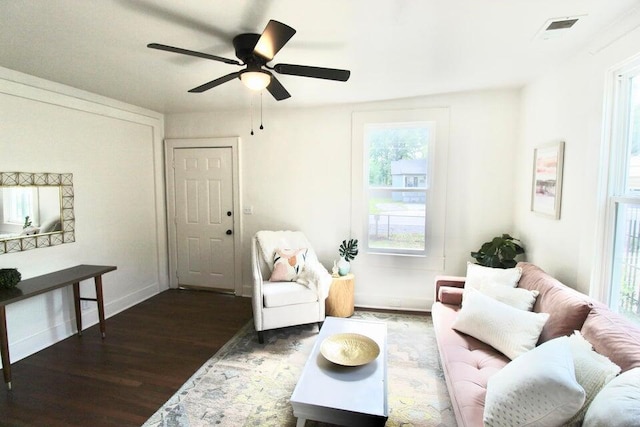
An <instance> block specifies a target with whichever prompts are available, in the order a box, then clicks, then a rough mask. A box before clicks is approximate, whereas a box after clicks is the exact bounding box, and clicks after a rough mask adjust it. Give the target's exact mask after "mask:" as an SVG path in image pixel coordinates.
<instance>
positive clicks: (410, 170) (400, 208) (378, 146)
mask: <svg viewBox="0 0 640 427" xmlns="http://www.w3.org/2000/svg"><path fill="white" fill-rule="evenodd" d="M366 139H367V146H368V152H369V157H368V168H367V170H368V175H369V182H368V184H369V186H368V201H369V207H368V209H369V210H368V224H369V233H368V234H369V236H368V247H369V248H370V249H374V250H382V251H390V252H416V251H420V252H424V250H425V235H426V221H425V220H426V218H425V209H426V199H427V189H428V182H429V180H428V177H429V174H428V170H427V167H428V162H427V156H428V146H429V144H428V141H429V128H428V126H427V125H426V124H425V125H422V124H417V123H413V124H393V125H377V126H369V127H368V128H367V132H366Z"/></svg>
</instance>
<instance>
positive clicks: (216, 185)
mask: <svg viewBox="0 0 640 427" xmlns="http://www.w3.org/2000/svg"><path fill="white" fill-rule="evenodd" d="M173 153H174V174H175V207H176V212H175V219H176V245H177V248H176V249H177V251H176V252H177V271H176V273H177V276H178V284H179V285H184V286H196V287H203V288H212V289H219V290H228V291H234V290H235V277H234V266H235V260H234V238H233V232H234V230H233V223H234V221H233V215H235V214H236V213H235V212H233V170H232V161H231V156H232V151H231V148H229V147H222V148H176V149H174V150H173Z"/></svg>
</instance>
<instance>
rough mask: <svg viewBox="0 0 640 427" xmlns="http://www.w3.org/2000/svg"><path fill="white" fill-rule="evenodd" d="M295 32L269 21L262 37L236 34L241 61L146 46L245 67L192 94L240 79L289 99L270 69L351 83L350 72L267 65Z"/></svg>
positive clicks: (150, 45)
mask: <svg viewBox="0 0 640 427" xmlns="http://www.w3.org/2000/svg"><path fill="white" fill-rule="evenodd" d="M295 33H296V30H294V29H293V28H291V27H289V26H288V25H286V24H283V23H282V22H278V21H274V20H270V21H269V23H268V24H267V26H266V27H265V29H264V31H263V32H262V34H254V33H245V34H240V35H237V36H236V37H234V38H233V47H234V48H235V51H236V56H237V57H238V59H239V60H240V61H237V60H235V59H229V58H223V57H221V56H216V55H210V54H208V53H203V52H196V51H193V50H187V49H182V48H179V47H173V46H167V45H164V44H159V43H150V44H148V45H147V47H149V48H151V49H158V50H164V51H167V52H174V53H180V54H182V55H190V56H196V57H198V58H204V59H211V60H213V61H220V62H224V63H225V64H231V65H238V66H241V67H245V68H244V69H243V70H240V71H236V72H234V73H229V74H227V75H225V76H222V77H219V78H217V79H215V80H211V81H210V82H207V83H205V84H203V85H200V86H198V87H195V88H193V89H191V90H189V92H192V93H201V92H204V91H206V90H209V89H212V88H214V87H216V86H219V85H221V84H223V83H226V82H228V81H231V80H233V79H235V78H236V77H237V78H240V80H241V81H242V82H243V83H244V84H245V86H247V87H248V88H250V89H253V90H262V89H264V88H266V89H267V90H268V91H269V93H271V95H273V97H274V98H275V99H276V100H278V101H281V100H283V99H287V98H289V97H290V96H291V94H290V93H289V92H287V90H286V89H285V88H284V86H282V84H281V83H280V82H279V81H278V79H276V77H275V76H274V75H273V73H272V72H271V71H269V70H272V71H275V72H276V73H279V74H288V75H292V76H302V77H312V78H316V79H325V80H336V81H340V82H346V81H347V80H349V76H350V75H351V72H350V71H349V70H340V69H336V68H323V67H312V66H308V65H295V64H276V65H274V66H273V67H272V66H269V65H267V62H269V61H271V60H272V59H273V57H274V56H275V55H276V53H278V52H279V51H280V49H282V47H283V46H284V45H285V44H286V43H287V42H288V41H289V39H291V37H293V35H294V34H295Z"/></svg>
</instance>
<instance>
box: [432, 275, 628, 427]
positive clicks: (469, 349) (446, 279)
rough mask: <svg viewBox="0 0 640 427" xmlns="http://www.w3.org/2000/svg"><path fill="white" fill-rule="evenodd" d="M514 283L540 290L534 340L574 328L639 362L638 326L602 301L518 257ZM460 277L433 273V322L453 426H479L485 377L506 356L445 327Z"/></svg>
mask: <svg viewBox="0 0 640 427" xmlns="http://www.w3.org/2000/svg"><path fill="white" fill-rule="evenodd" d="M518 266H519V267H521V268H522V277H521V278H520V281H519V283H518V287H521V288H526V289H529V290H538V291H539V292H540V294H539V296H538V298H537V300H536V303H535V306H534V307H533V311H535V312H544V313H549V314H550V317H549V320H548V321H547V323H546V324H545V326H544V328H543V330H542V334H541V335H540V340H539V341H538V344H541V343H543V342H545V341H548V340H550V339H552V338H555V337H558V336H562V335H570V334H571V333H572V332H573V331H574V330H580V332H581V333H582V335H583V336H584V337H585V338H586V339H587V340H588V341H589V342H590V343H591V344H592V345H593V347H594V349H595V350H596V351H597V352H599V353H600V354H603V355H605V356H607V357H608V358H609V359H611V361H613V362H614V363H616V364H617V365H618V366H620V367H621V369H622V372H625V371H627V370H629V369H632V368H635V367H640V328H639V327H637V326H636V325H634V324H632V323H630V322H629V321H628V320H626V319H625V318H623V317H622V316H620V315H618V314H616V313H614V312H612V311H610V310H609V309H608V308H607V307H605V306H604V305H602V304H600V303H598V302H596V301H594V300H592V299H590V298H589V297H587V296H586V295H583V294H581V293H579V292H577V291H575V290H573V289H571V288H569V287H567V286H565V285H563V284H562V283H560V282H559V281H557V280H556V279H554V278H553V277H551V276H549V275H548V274H547V273H545V272H544V271H543V270H541V269H540V268H538V267H536V266H535V265H533V264H530V263H525V262H521V263H519V264H518ZM464 280H465V279H464V277H453V276H439V277H437V278H436V283H435V292H436V295H435V296H436V302H435V303H434V305H433V308H432V312H431V314H432V317H433V324H434V328H435V332H436V338H437V342H438V350H439V352H440V360H441V362H442V369H443V371H444V376H445V379H446V383H447V388H448V390H449V395H450V397H451V403H452V406H453V411H454V413H455V417H456V420H457V422H458V425H459V426H482V425H483V422H482V416H483V411H484V401H485V394H486V387H487V382H488V380H489V378H490V377H491V376H492V375H493V374H495V373H496V372H498V371H499V370H500V369H502V368H503V367H504V366H505V365H506V364H507V363H509V361H510V360H509V359H508V358H507V357H506V356H504V355H503V354H502V353H500V352H499V351H497V350H496V349H494V348H493V347H491V346H489V345H487V344H485V343H483V342H481V341H479V340H477V339H475V338H473V337H470V336H468V335H466V334H463V333H460V332H457V331H455V330H453V329H452V328H451V325H452V323H453V321H454V320H455V318H456V316H457V314H458V310H459V308H460V302H461V300H462V290H463V288H464Z"/></svg>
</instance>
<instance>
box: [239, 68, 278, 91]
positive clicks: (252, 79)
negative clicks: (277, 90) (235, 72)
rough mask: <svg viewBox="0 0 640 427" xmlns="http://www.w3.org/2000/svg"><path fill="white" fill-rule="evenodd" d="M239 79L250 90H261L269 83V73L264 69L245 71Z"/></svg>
mask: <svg viewBox="0 0 640 427" xmlns="http://www.w3.org/2000/svg"><path fill="white" fill-rule="evenodd" d="M240 80H241V81H242V83H244V85H245V86H246V87H248V88H249V89H251V90H262V89H264V88H266V87H267V86H269V83H271V75H270V74H269V73H267V72H266V71H245V72H244V73H242V74H240Z"/></svg>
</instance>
